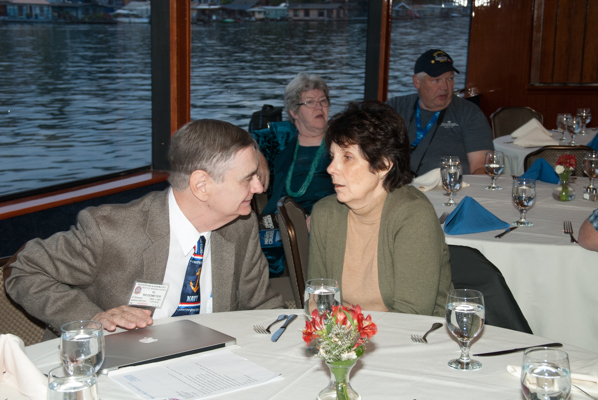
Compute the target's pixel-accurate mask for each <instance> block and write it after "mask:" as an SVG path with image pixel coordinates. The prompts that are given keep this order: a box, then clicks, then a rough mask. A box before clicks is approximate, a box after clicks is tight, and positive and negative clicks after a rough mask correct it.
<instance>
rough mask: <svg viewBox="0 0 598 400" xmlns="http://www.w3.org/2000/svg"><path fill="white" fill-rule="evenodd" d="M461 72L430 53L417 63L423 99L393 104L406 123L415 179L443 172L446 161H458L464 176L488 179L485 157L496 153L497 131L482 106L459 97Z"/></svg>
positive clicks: (440, 53) (450, 61)
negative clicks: (494, 135) (457, 81)
mask: <svg viewBox="0 0 598 400" xmlns="http://www.w3.org/2000/svg"><path fill="white" fill-rule="evenodd" d="M455 72H456V73H459V71H458V70H457V68H455V66H454V65H453V59H452V58H451V56H449V55H448V54H447V53H445V52H444V51H442V50H439V49H432V50H428V51H426V52H425V53H424V54H422V55H421V56H420V57H419V58H418V59H417V61H416V62H415V68H414V75H413V85H414V86H415V88H416V89H417V93H416V94H410V95H407V96H399V97H394V98H392V99H390V100H389V101H388V104H389V105H390V106H392V107H393V108H394V109H395V110H397V112H398V113H399V114H400V115H401V116H402V117H403V119H405V124H406V125H407V129H408V133H409V140H410V141H411V171H412V172H413V173H414V174H415V176H419V175H422V174H425V173H426V172H428V171H430V170H432V169H434V168H438V167H439V166H440V157H442V156H458V157H459V158H460V159H461V163H462V164H463V173H464V174H483V173H485V171H484V156H485V155H486V151H491V150H493V149H494V145H493V143H492V129H491V128H490V125H489V124H488V121H487V119H486V117H485V115H484V114H483V113H482V111H481V110H480V109H479V107H478V106H476V105H475V104H473V103H471V102H470V101H467V100H464V99H462V98H460V97H459V96H455V95H453V87H454V86H455V80H454V78H455Z"/></svg>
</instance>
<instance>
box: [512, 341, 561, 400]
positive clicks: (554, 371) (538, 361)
mask: <svg viewBox="0 0 598 400" xmlns="http://www.w3.org/2000/svg"><path fill="white" fill-rule="evenodd" d="M521 390H522V391H523V395H524V396H525V398H526V399H527V400H532V399H534V400H535V399H555V400H556V399H558V400H567V399H568V398H569V395H570V393H571V372H570V369H569V356H568V355H567V353H565V352H564V351H562V350H557V349H551V348H548V347H533V348H531V349H527V350H526V351H525V352H524V353H523V364H522V365H521Z"/></svg>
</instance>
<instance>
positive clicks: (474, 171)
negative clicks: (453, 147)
mask: <svg viewBox="0 0 598 400" xmlns="http://www.w3.org/2000/svg"><path fill="white" fill-rule="evenodd" d="M487 151H492V150H480V151H472V152H471V153H467V161H469V173H470V174H471V175H484V174H485V173H486V169H485V168H484V160H485V158H486V152H487Z"/></svg>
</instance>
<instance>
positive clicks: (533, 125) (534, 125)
mask: <svg viewBox="0 0 598 400" xmlns="http://www.w3.org/2000/svg"><path fill="white" fill-rule="evenodd" d="M533 130H539V131H540V132H542V133H543V134H545V135H546V136H548V137H551V138H552V133H550V132H549V131H548V130H547V129H546V128H544V125H542V124H541V123H540V121H538V120H537V119H535V118H532V119H530V120H529V121H527V122H526V123H525V124H523V125H521V126H520V127H519V128H517V129H516V130H515V131H513V133H511V137H512V138H513V139H517V138H519V137H521V136H523V135H525V134H526V133H528V132H530V131H533Z"/></svg>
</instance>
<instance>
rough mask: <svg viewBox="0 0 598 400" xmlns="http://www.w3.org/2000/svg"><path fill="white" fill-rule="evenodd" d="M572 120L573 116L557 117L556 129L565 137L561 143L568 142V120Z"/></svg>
mask: <svg viewBox="0 0 598 400" xmlns="http://www.w3.org/2000/svg"><path fill="white" fill-rule="evenodd" d="M569 118H571V114H558V115H557V117H556V127H557V129H558V130H559V132H560V133H562V134H563V136H562V137H561V138H560V139H559V140H560V141H562V142H564V141H565V140H567V139H566V138H565V132H567V119H569Z"/></svg>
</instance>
